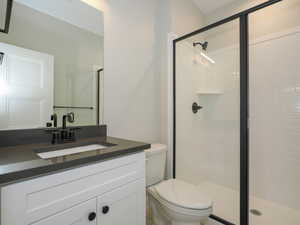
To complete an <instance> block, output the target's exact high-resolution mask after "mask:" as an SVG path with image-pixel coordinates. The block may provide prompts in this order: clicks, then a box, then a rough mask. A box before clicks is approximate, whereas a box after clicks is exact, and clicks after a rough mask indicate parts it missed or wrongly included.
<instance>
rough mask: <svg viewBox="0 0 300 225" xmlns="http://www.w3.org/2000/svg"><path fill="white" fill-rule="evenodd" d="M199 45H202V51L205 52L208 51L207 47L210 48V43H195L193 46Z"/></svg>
mask: <svg viewBox="0 0 300 225" xmlns="http://www.w3.org/2000/svg"><path fill="white" fill-rule="evenodd" d="M197 45H201V47H202V49H203V50H204V51H206V49H207V47H208V42H207V41H206V42H204V43H201V42H194V43H193V46H194V47H196V46H197Z"/></svg>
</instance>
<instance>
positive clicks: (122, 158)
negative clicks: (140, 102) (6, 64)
mask: <svg viewBox="0 0 300 225" xmlns="http://www.w3.org/2000/svg"><path fill="white" fill-rule="evenodd" d="M82 129H83V131H82V132H83V133H82V134H81V135H82V136H89V137H80V136H79V137H80V138H79V139H78V140H77V141H76V142H74V143H67V144H57V145H52V144H51V142H50V140H51V138H50V136H48V139H49V141H48V142H42V143H26V142H32V139H34V140H38V139H39V138H44V136H45V134H43V135H44V136H41V137H39V135H38V134H37V133H39V131H38V130H37V131H36V130H35V132H37V133H35V134H34V132H33V130H28V131H26V130H20V131H18V130H15V131H1V132H0V139H1V140H4V137H6V141H5V142H4V143H1V144H5V145H7V146H1V144H0V187H1V225H12V224H13V225H29V224H30V225H60V224H61V225H71V224H72V225H87V224H89V225H90V224H91V225H96V224H97V225H100V224H101V225H143V224H145V195H146V194H145V153H144V150H145V149H147V148H149V147H150V145H148V144H145V143H141V142H135V141H129V140H124V139H119V138H113V137H107V136H106V126H99V127H85V128H82ZM97 130H98V132H96V131H97ZM28 132H30V133H31V135H29V134H28ZM101 133H103V136H101ZM21 134H22V135H23V139H22V140H21V141H22V142H24V143H23V144H20V143H17V145H15V144H14V145H9V144H12V142H13V138H12V137H15V138H17V139H18V140H19V141H20V138H18V137H19V135H21ZM99 134H100V136H97V135H99ZM26 137H30V138H26ZM46 137H47V136H46ZM10 140H11V141H12V142H10ZM14 142H17V141H14ZM91 143H102V144H103V145H106V147H104V148H101V149H92V150H90V151H84V152H80V153H78V152H77V153H75V152H73V153H72V152H68V154H67V155H64V156H57V155H56V156H55V157H50V158H47V159H43V158H42V157H41V156H39V155H38V152H39V151H37V149H48V150H49V149H53V148H54V147H56V148H57V149H56V150H52V151H53V152H57V151H58V152H59V151H60V150H58V149H61V151H65V150H66V149H72V148H70V147H71V146H72V147H74V146H75V145H77V146H90V145H91ZM108 143H109V144H108ZM50 147H52V148H50ZM55 154H56V153H55Z"/></svg>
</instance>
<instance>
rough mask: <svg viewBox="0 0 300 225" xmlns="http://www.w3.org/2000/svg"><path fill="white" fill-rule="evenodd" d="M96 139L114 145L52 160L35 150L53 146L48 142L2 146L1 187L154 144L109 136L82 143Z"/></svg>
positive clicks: (135, 150)
mask: <svg viewBox="0 0 300 225" xmlns="http://www.w3.org/2000/svg"><path fill="white" fill-rule="evenodd" d="M94 142H100V143H101V142H102V143H103V142H106V143H111V144H113V146H110V147H107V148H105V149H101V150H95V151H90V152H85V153H80V154H74V155H69V156H63V157H56V158H52V159H41V158H39V157H38V156H37V154H36V153H35V150H36V149H39V148H46V147H49V146H50V145H49V144H48V143H39V144H26V145H16V146H8V147H0V188H1V187H3V186H7V185H10V184H13V183H17V182H22V181H25V180H28V179H34V178H37V177H41V176H46V175H49V174H53V173H58V172H62V171H65V170H69V169H74V168H78V167H83V166H87V165H89V164H93V163H99V162H101V161H106V160H110V159H113V158H116V157H122V156H126V155H129V154H134V153H138V152H142V151H144V150H146V149H148V148H150V147H151V145H150V144H147V143H143V142H137V141H131V140H126V139H121V138H115V137H109V136H104V137H103V136H102V137H101V136H99V137H92V138H86V139H82V140H80V141H79V144H85V143H86V144H89V143H94ZM61 147H64V146H61ZM65 147H67V145H66V146H65Z"/></svg>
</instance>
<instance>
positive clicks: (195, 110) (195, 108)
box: [192, 102, 203, 113]
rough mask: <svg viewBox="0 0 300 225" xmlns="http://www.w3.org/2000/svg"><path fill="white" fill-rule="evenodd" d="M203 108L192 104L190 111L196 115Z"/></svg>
mask: <svg viewBox="0 0 300 225" xmlns="http://www.w3.org/2000/svg"><path fill="white" fill-rule="evenodd" d="M202 108H203V107H202V106H200V105H198V104H197V103H196V102H194V103H193V105H192V111H193V113H197V112H198V111H199V110H200V109H202Z"/></svg>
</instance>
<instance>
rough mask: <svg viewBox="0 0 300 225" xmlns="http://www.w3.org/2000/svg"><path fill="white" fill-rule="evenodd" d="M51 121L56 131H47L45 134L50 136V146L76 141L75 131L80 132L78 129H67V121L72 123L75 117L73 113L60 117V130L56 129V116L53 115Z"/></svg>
mask: <svg viewBox="0 0 300 225" xmlns="http://www.w3.org/2000/svg"><path fill="white" fill-rule="evenodd" d="M51 120H53V122H54V127H55V128H56V129H47V130H46V132H49V133H51V134H52V141H51V143H52V144H60V143H67V142H74V141H76V136H75V131H76V130H80V128H78V127H72V128H67V121H68V122H70V123H73V122H74V121H75V115H74V113H73V112H71V113H67V114H66V115H63V117H62V128H57V115H56V114H53V115H52V116H51Z"/></svg>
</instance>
